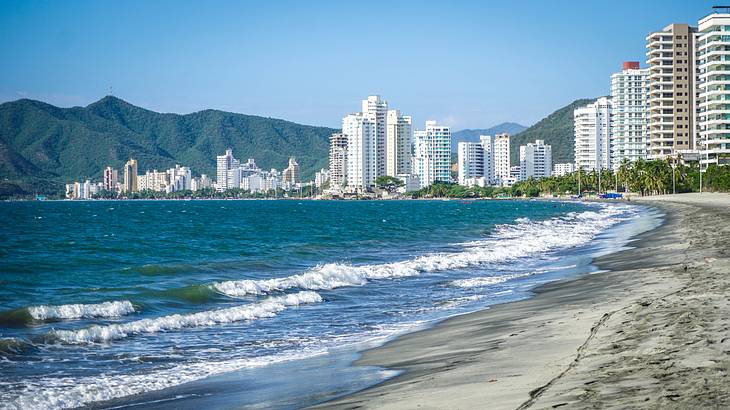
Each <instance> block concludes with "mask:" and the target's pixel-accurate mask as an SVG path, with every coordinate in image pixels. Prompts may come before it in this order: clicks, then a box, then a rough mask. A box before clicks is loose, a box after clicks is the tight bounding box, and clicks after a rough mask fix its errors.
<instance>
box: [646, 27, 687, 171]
mask: <svg viewBox="0 0 730 410" xmlns="http://www.w3.org/2000/svg"><path fill="white" fill-rule="evenodd" d="M696 37H697V28H696V27H691V26H689V25H687V24H670V25H668V26H666V27H664V29H663V30H661V31H657V32H654V33H651V34H649V35H648V36H647V37H646V49H647V52H646V63H647V65H648V66H649V149H648V158H650V159H660V158H666V157H667V156H672V155H674V154H676V153H677V152H678V151H691V150H694V149H695V137H696V133H697V130H696V125H695V124H696V121H697V118H696V117H697V115H696V111H695V109H696V105H695V102H696V92H697V90H696V77H697V73H696V61H697V60H696V54H695V46H696Z"/></svg>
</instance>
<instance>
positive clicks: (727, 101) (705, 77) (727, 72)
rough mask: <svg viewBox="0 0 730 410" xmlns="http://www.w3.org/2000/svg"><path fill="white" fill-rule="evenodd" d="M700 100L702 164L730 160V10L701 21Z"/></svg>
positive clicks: (699, 50)
mask: <svg viewBox="0 0 730 410" xmlns="http://www.w3.org/2000/svg"><path fill="white" fill-rule="evenodd" d="M698 30H699V35H698V39H697V56H698V57H697V59H698V60H697V66H698V71H699V80H698V91H699V99H698V101H697V108H698V123H699V137H698V141H697V148H698V149H699V151H700V155H699V160H700V164H701V165H702V167H703V168H704V167H707V166H708V165H710V164H718V165H728V164H730V14H728V13H713V14H710V15H709V16H707V17H705V18H703V19H702V20H700V21H699V27H698Z"/></svg>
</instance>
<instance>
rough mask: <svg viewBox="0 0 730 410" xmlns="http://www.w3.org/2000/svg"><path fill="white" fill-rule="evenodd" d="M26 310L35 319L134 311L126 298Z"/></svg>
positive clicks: (99, 315)
mask: <svg viewBox="0 0 730 410" xmlns="http://www.w3.org/2000/svg"><path fill="white" fill-rule="evenodd" d="M28 312H29V313H30V315H31V316H32V317H33V318H34V319H36V320H47V319H82V318H95V317H102V318H113V317H120V316H124V315H128V314H130V313H134V306H133V305H132V302H130V301H128V300H119V301H113V302H103V303H97V304H75V305H61V306H45V305H44V306H31V307H29V308H28Z"/></svg>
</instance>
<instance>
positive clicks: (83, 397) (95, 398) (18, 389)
mask: <svg viewBox="0 0 730 410" xmlns="http://www.w3.org/2000/svg"><path fill="white" fill-rule="evenodd" d="M302 293H308V294H314V295H316V293H314V292H302ZM317 296H318V295H317ZM425 323H426V322H424V321H422V320H419V321H413V322H408V323H394V324H387V325H386V324H383V325H376V326H375V327H374V329H372V330H370V331H367V332H364V333H359V334H351V335H338V336H336V337H333V338H331V339H330V340H329V341H324V340H322V339H320V338H317V339H316V344H313V345H310V346H307V347H304V348H301V349H297V350H295V351H290V352H286V353H279V354H276V355H272V356H262V357H240V358H234V359H229V360H225V361H212V360H203V361H200V362H193V363H184V364H177V365H174V366H172V367H169V368H165V369H158V370H155V371H153V372H150V373H144V374H130V373H125V374H108V373H107V374H100V375H94V376H89V377H80V378H74V377H51V376H48V377H43V378H41V379H38V380H33V381H24V382H22V384H20V383H19V384H17V385H11V384H6V387H14V389H12V390H13V392H12V393H10V392H9V391H7V392H3V390H2V389H0V409H26V408H29V409H30V408H32V409H38V410H45V409H59V408H75V407H82V406H84V405H88V404H89V403H94V402H100V401H106V400H111V399H115V398H120V397H127V396H131V395H135V394H140V393H146V392H151V391H156V390H162V389H166V388H170V387H174V386H177V385H180V384H183V383H188V382H192V381H195V380H200V379H203V378H206V377H210V376H214V375H218V374H223V373H229V372H234V371H237V370H241V369H250V368H258V367H263V366H269V365H272V364H276V363H282V362H287V361H291V360H299V359H304V358H310V357H315V356H320V355H323V354H327V353H328V352H330V349H332V348H342V347H344V346H346V345H352V344H353V343H357V344H358V346H361V347H375V346H379V345H381V344H382V343H383V342H385V341H386V340H388V339H390V338H392V337H394V336H396V335H399V334H403V333H407V332H409V331H413V330H415V329H418V328H421V327H423V326H424V325H425Z"/></svg>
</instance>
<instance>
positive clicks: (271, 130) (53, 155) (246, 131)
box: [0, 96, 338, 197]
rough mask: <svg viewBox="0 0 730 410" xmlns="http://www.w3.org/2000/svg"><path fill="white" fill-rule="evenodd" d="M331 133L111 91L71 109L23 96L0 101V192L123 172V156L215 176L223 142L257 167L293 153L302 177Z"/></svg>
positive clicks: (142, 167)
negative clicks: (150, 104)
mask: <svg viewBox="0 0 730 410" xmlns="http://www.w3.org/2000/svg"><path fill="white" fill-rule="evenodd" d="M336 131H338V130H335V129H332V128H326V127H315V126H308V125H301V124H296V123H293V122H289V121H284V120H279V119H273V118H265V117H257V116H252V115H244V114H235V113H230V112H224V111H217V110H204V111H200V112H196V113H192V114H185V115H179V114H161V113H157V112H154V111H150V110H146V109H144V108H140V107H136V106H134V105H132V104H130V103H128V102H126V101H123V100H121V99H119V98H116V97H112V96H107V97H104V98H102V99H101V100H99V101H97V102H95V103H93V104H90V105H88V106H86V107H72V108H59V107H55V106H53V105H50V104H46V103H43V102H40V101H34V100H28V99H22V100H17V101H12V102H7V103H4V104H0V197H2V196H8V195H13V194H22V193H33V192H42V193H57V192H59V191H60V190H61V188H62V187H63V184H65V183H68V182H73V181H74V180H84V179H87V178H91V179H100V178H101V175H102V170H103V168H104V167H106V166H109V165H110V166H112V167H114V168H117V169H119V170H120V172H121V168H122V166H123V164H124V162H125V161H127V159H129V158H136V159H137V160H138V161H139V172H140V173H144V172H145V171H146V170H148V169H149V170H151V169H158V170H162V169H167V168H169V167H172V166H174V165H175V164H176V163H177V164H182V165H186V166H189V167H191V168H192V170H193V174H208V175H211V176H213V178H214V179H215V160H216V158H215V157H216V155H221V154H223V153H224V152H225V149H226V148H228V147H230V148H232V149H233V154H234V155H235V156H236V157H237V158H239V159H241V160H246V159H247V158H254V159H255V160H256V163H257V164H258V165H259V166H260V167H261V168H263V169H269V168H277V169H279V170H281V169H284V168H285V167H286V166H287V162H288V160H289V157H290V156H292V155H293V156H295V157H296V158H297V162H299V165H300V166H301V172H302V177H303V178H306V179H308V178H310V177H312V176H313V175H314V173H315V172H316V171H317V170H319V169H320V168H323V167H327V162H328V155H327V153H328V151H329V136H330V134H332V133H333V132H336Z"/></svg>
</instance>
